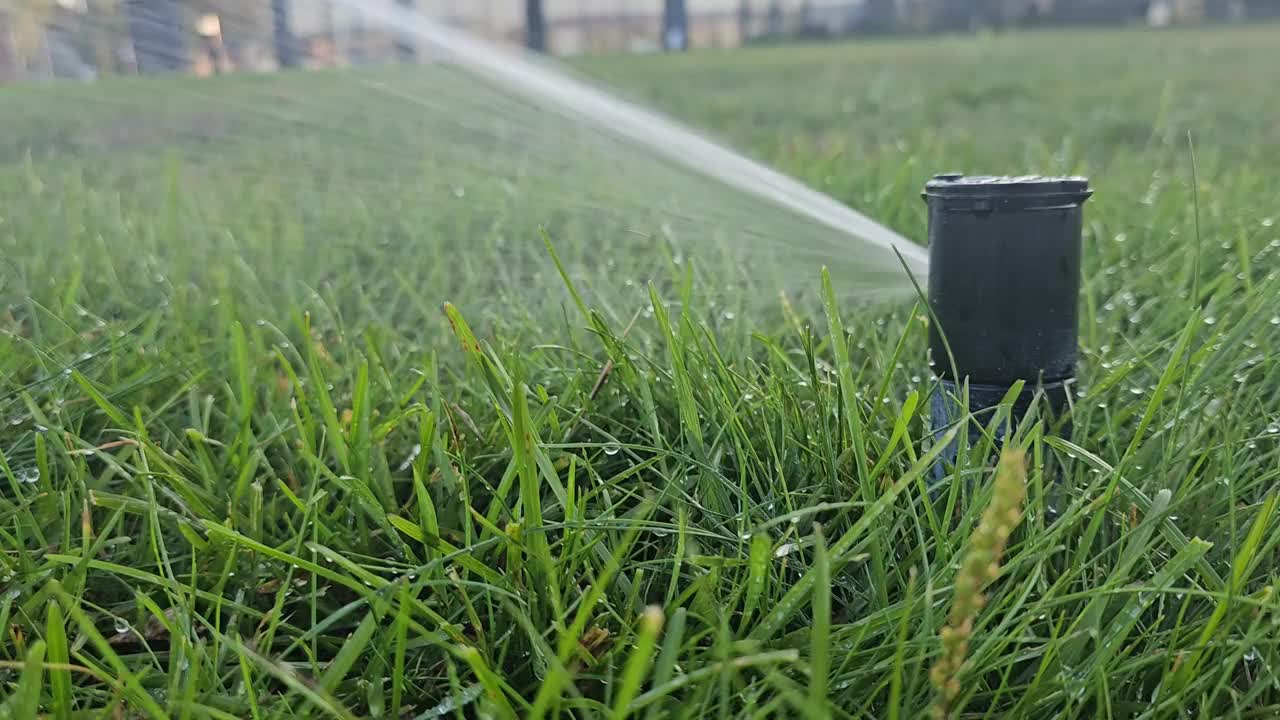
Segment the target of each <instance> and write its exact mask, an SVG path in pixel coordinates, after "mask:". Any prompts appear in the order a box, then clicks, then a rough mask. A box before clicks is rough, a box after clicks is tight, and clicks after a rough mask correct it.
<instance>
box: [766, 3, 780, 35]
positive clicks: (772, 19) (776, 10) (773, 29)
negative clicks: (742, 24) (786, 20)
mask: <svg viewBox="0 0 1280 720" xmlns="http://www.w3.org/2000/svg"><path fill="white" fill-rule="evenodd" d="M767 21H768V30H767V31H766V32H767V33H768V35H769V37H772V38H776V37H778V36H779V35H781V34H782V2H781V0H772V2H770V3H769V15H768V20H767Z"/></svg>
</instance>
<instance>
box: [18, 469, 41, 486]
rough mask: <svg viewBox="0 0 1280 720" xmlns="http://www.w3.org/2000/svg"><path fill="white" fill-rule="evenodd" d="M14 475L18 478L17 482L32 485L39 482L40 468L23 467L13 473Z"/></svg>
mask: <svg viewBox="0 0 1280 720" xmlns="http://www.w3.org/2000/svg"><path fill="white" fill-rule="evenodd" d="M15 477H17V478H18V482H21V483H26V484H28V485H34V484H36V483H37V482H40V468H35V467H29V468H23V469H21V470H19V471H18V472H17V473H16V474H15Z"/></svg>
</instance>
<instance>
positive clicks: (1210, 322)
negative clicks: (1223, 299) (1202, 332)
mask: <svg viewBox="0 0 1280 720" xmlns="http://www.w3.org/2000/svg"><path fill="white" fill-rule="evenodd" d="M1217 322H1218V318H1216V317H1214V316H1212V315H1206V316H1205V318H1204V324H1205V325H1213V324H1215V323H1217Z"/></svg>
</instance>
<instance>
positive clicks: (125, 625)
mask: <svg viewBox="0 0 1280 720" xmlns="http://www.w3.org/2000/svg"><path fill="white" fill-rule="evenodd" d="M113 627H115V631H116V634H122V633H127V632H129V621H128V620H125V619H124V618H121V617H118V618H116V619H115V624H114V626H113Z"/></svg>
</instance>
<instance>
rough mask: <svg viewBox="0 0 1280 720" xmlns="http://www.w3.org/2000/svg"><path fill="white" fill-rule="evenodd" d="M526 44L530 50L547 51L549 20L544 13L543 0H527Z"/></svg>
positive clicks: (525, 6) (525, 7) (525, 18)
mask: <svg viewBox="0 0 1280 720" xmlns="http://www.w3.org/2000/svg"><path fill="white" fill-rule="evenodd" d="M524 44H525V45H526V46H527V47H528V48H529V49H530V50H536V51H537V52H546V51H547V18H546V15H545V14H543V12H542V0H525V3H524Z"/></svg>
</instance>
